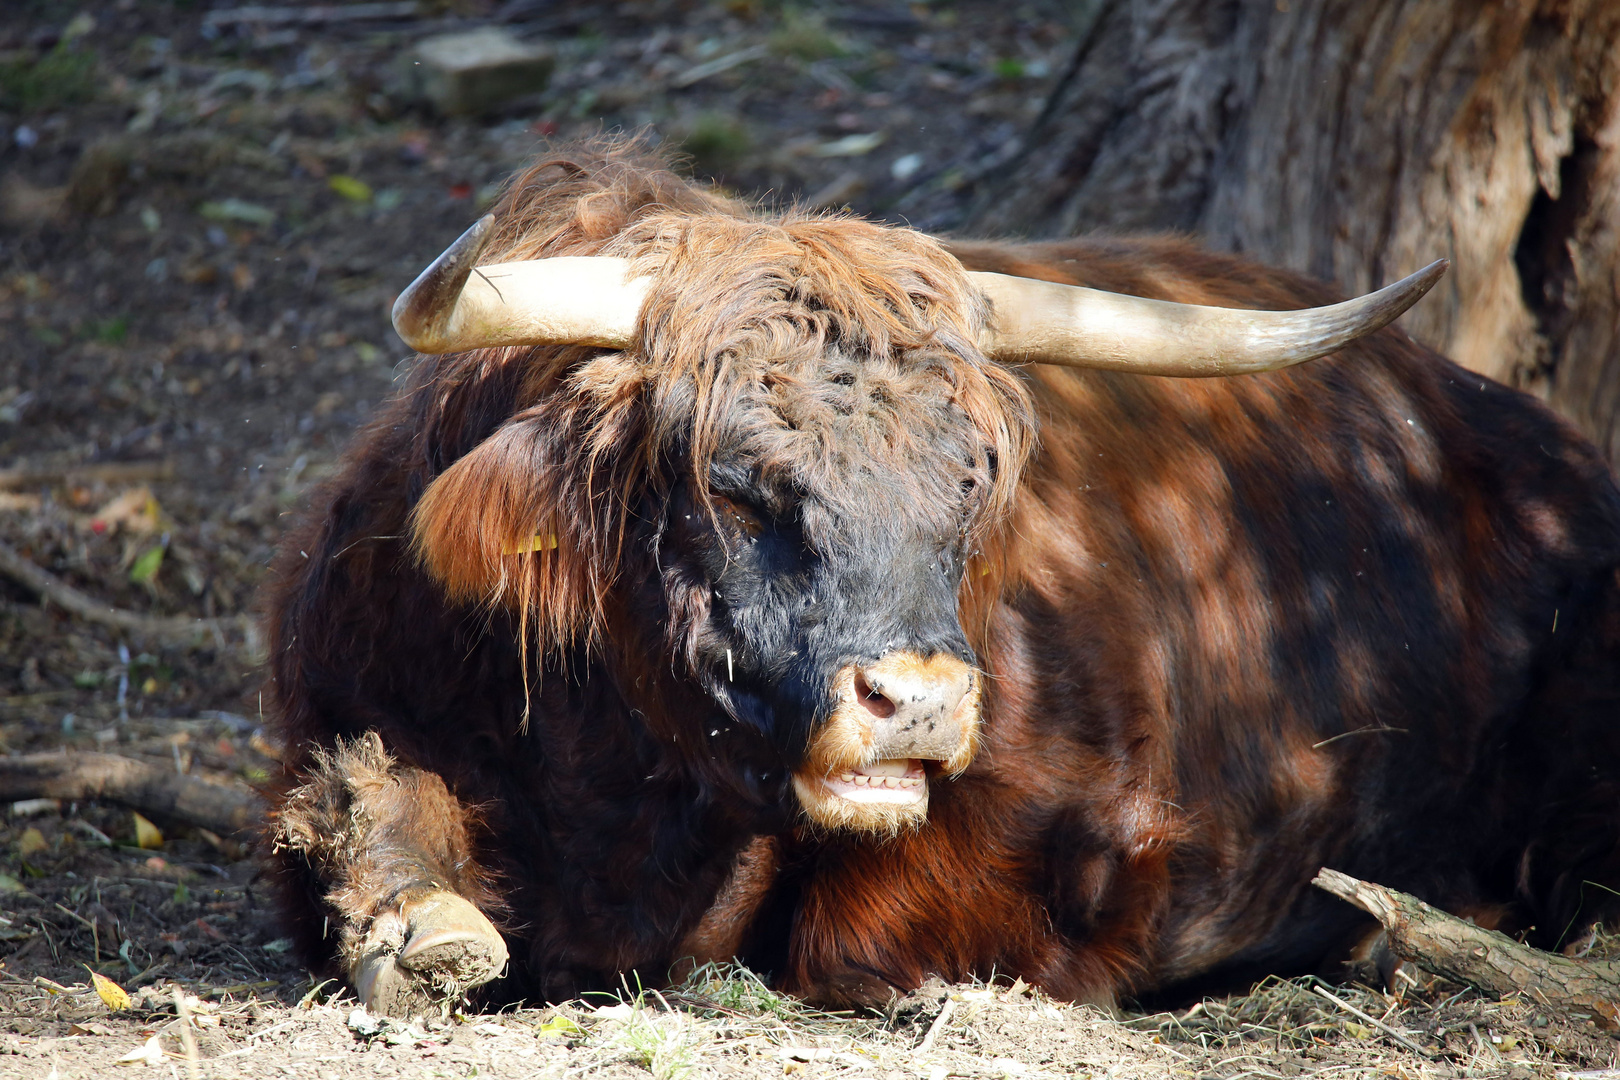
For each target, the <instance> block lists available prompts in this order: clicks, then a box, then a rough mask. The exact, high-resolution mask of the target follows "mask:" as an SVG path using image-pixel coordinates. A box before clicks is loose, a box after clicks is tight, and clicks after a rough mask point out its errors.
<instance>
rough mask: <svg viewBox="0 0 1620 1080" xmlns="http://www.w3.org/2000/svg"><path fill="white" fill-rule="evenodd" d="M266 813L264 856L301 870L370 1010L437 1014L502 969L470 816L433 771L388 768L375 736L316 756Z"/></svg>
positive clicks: (390, 762) (503, 954)
mask: <svg viewBox="0 0 1620 1080" xmlns="http://www.w3.org/2000/svg"><path fill="white" fill-rule="evenodd" d="M303 779H304V783H303V784H302V785H301V786H299V787H297V788H295V789H293V790H292V791H291V792H289V793H288V794H287V796H286V798H285V799H284V800H282V802H281V805H280V808H279V810H278V811H277V814H276V822H275V832H274V836H275V849H276V852H277V853H278V854H280V855H281V857H282V858H284V859H285V858H288V857H291V858H294V859H299V860H301V861H303V862H304V863H306V864H307V866H308V867H309V869H310V870H311V871H313V873H314V875H315V877H316V878H317V879H318V880H319V881H320V883H321V888H322V889H323V890H324V901H325V905H326V907H327V908H328V909H329V910H330V911H331V912H332V913H333V914H334V915H336V917H337V918H336V923H337V925H336V930H337V932H338V941H339V950H340V952H339V956H340V959H341V961H342V963H343V966H344V970H345V971H346V972H347V974H348V976H349V981H350V983H351V984H352V985H353V987H354V989H355V992H356V993H357V994H358V995H359V997H360V1000H361V1002H362V1003H363V1004H365V1006H366V1007H367V1008H368V1009H370V1010H372V1011H373V1012H380V1013H384V1014H386V1015H390V1016H410V1015H416V1014H420V1013H424V1012H430V1011H444V1010H448V1009H449V1008H450V1007H451V1006H453V1005H454V1004H455V1003H456V1002H457V1001H458V1000H460V999H461V997H462V996H463V995H464V994H466V993H467V991H468V990H470V989H472V988H473V987H475V986H478V985H480V984H482V983H485V982H488V981H489V980H490V979H493V978H494V977H495V976H497V975H499V974H500V972H501V970H502V969H503V968H504V967H505V966H506V961H507V950H506V943H505V941H504V940H503V939H502V938H501V935H500V933H499V932H498V931H497V930H496V929H495V927H494V925H493V924H492V923H491V922H490V920H489V918H488V916H486V915H485V914H484V912H486V911H498V910H499V908H500V902H499V900H498V898H497V897H496V896H495V894H494V892H493V891H492V890H491V888H490V884H489V881H488V877H487V874H486V873H484V872H483V871H482V870H481V869H480V868H479V866H478V864H477V863H476V862H475V861H474V859H473V851H472V843H471V836H470V829H469V823H470V822H469V819H470V814H469V812H468V810H467V808H466V807H464V806H463V805H462V804H461V803H460V802H459V801H458V800H457V799H456V798H455V796H453V795H451V794H450V792H449V790H448V789H447V788H446V787H445V784H444V781H443V779H441V778H440V777H439V775H438V774H437V773H432V772H426V771H424V770H422V769H415V768H410V767H407V766H401V765H400V764H398V763H397V762H396V761H395V760H394V759H393V758H392V757H391V756H390V755H389V754H388V752H387V751H386V750H385V749H384V748H383V744H382V739H381V738H380V737H379V736H378V735H377V734H376V733H375V732H367V733H366V734H365V735H363V736H361V737H360V738H359V739H356V740H355V741H353V742H348V743H345V742H341V741H340V742H339V743H338V745H337V746H336V747H335V748H333V749H331V750H328V751H317V752H316V754H315V755H314V762H313V766H312V767H311V768H310V769H309V770H308V771H307V772H306V773H305V775H304V777H303Z"/></svg>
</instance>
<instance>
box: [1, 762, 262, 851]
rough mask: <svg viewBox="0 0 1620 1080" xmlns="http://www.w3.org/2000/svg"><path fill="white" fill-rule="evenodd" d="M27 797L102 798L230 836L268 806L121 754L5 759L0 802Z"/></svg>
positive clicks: (241, 792) (234, 790)
mask: <svg viewBox="0 0 1620 1080" xmlns="http://www.w3.org/2000/svg"><path fill="white" fill-rule="evenodd" d="M24 799H68V800H77V801H84V800H88V799H100V800H103V801H105V802H114V803H118V804H119V805H120V806H127V807H129V808H130V809H132V810H139V811H140V812H141V813H143V814H147V815H149V816H158V817H166V818H169V819H171V820H174V821H178V822H181V823H183V824H186V825H191V826H195V827H197V828H202V829H208V830H210V831H212V832H216V833H220V834H222V835H227V836H228V835H230V834H232V833H240V832H243V831H245V830H247V829H249V828H250V827H251V826H253V825H254V824H256V823H257V822H260V821H262V820H263V819H264V809H265V805H264V800H263V799H262V798H260V797H259V795H258V794H257V793H256V792H253V791H249V790H246V789H244V788H235V787H226V786H225V785H223V784H214V783H210V782H208V781H207V780H199V779H198V778H197V777H195V776H187V775H185V774H184V773H178V772H175V771H174V769H173V768H162V767H159V766H157V765H151V764H148V763H147V762H144V761H137V760H135V759H134V758H127V757H121V756H119V755H117V754H91V753H84V754H79V753H57V754H16V755H13V756H11V757H0V802H17V801H21V800H24Z"/></svg>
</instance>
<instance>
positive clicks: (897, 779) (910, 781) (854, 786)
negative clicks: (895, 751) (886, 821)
mask: <svg viewBox="0 0 1620 1080" xmlns="http://www.w3.org/2000/svg"><path fill="white" fill-rule="evenodd" d="M820 779H821V785H822V787H823V788H824V789H825V790H826V791H827V792H828V793H830V794H832V795H836V796H837V797H839V798H841V799H848V800H849V801H850V802H857V803H892V804H897V805H906V804H910V803H917V802H921V801H923V800H924V799H926V798H927V797H928V777H927V776H926V774H925V773H924V772H923V763H922V761H921V759H919V758H890V759H888V760H887V761H876V762H873V763H872V764H870V765H862V766H859V767H858V768H850V769H845V770H844V771H843V772H840V773H837V774H835V775H832V776H824V777H821V778H820Z"/></svg>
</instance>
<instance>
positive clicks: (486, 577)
mask: <svg viewBox="0 0 1620 1080" xmlns="http://www.w3.org/2000/svg"><path fill="white" fill-rule="evenodd" d="M547 429H548V425H546V424H545V423H543V422H542V421H541V420H540V419H539V418H538V417H530V418H524V419H517V420H513V421H511V422H509V423H508V424H506V425H505V426H504V427H502V428H501V429H500V430H499V431H497V432H496V433H495V434H493V435H491V436H490V437H489V438H488V439H485V440H484V441H483V442H482V443H480V444H479V445H478V446H477V447H475V448H474V449H473V450H472V451H471V452H469V453H468V454H466V455H465V456H464V457H462V458H461V459H460V460H459V461H457V462H456V463H455V464H454V465H452V466H450V468H448V469H446V470H445V471H444V472H443V473H441V474H440V475H439V476H438V477H437V478H436V479H435V480H434V481H433V482H432V483H431V484H429V485H428V488H427V490H426V491H425V492H424V493H423V495H422V500H421V502H419V503H418V504H417V506H416V510H415V512H414V513H413V515H412V520H411V531H412V537H411V540H412V548H413V550H414V551H415V553H416V556H417V559H418V560H419V561H420V562H421V564H422V566H423V567H424V568H425V569H426V570H427V572H428V573H429V574H430V575H431V576H432V577H433V578H434V580H436V581H437V582H438V583H439V584H440V585H441V586H442V587H443V588H444V590H445V592H446V593H447V594H449V596H450V598H451V599H452V600H455V601H459V602H463V603H483V604H487V605H490V606H492V607H504V608H507V609H510V610H512V611H514V612H516V613H517V614H518V617H519V620H520V622H521V623H522V624H524V625H525V626H531V625H532V626H533V627H534V629H535V631H536V632H537V634H538V638H539V640H540V642H541V643H542V644H560V643H562V642H564V641H567V640H569V639H570V638H572V637H574V636H575V635H577V634H579V633H580V632H582V631H585V630H587V629H588V628H589V626H590V625H592V623H593V620H594V617H595V615H596V614H598V613H599V612H600V609H601V603H600V600H601V596H602V586H603V584H604V583H603V582H601V581H599V580H597V577H596V576H594V575H593V574H592V572H591V567H592V566H593V565H600V563H599V561H598V560H593V559H591V558H590V555H589V552H588V550H587V548H588V546H589V545H590V537H589V536H587V535H586V532H587V531H588V525H587V522H588V521H589V510H588V508H586V507H578V508H575V509H579V510H580V511H582V513H571V512H570V509H571V503H572V502H574V500H573V499H572V498H571V497H570V496H571V494H572V493H571V492H570V491H569V490H568V489H567V485H566V479H565V478H566V475H567V473H568V470H566V469H561V468H558V467H557V464H558V463H557V456H558V454H557V452H558V450H559V449H560V448H559V447H557V446H556V445H555V440H554V439H553V438H548V437H547V435H546V431H547Z"/></svg>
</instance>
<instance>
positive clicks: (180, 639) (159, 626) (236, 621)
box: [0, 542, 257, 643]
mask: <svg viewBox="0 0 1620 1080" xmlns="http://www.w3.org/2000/svg"><path fill="white" fill-rule="evenodd" d="M0 574H4V575H5V576H6V577H8V578H10V579H11V580H13V581H15V582H17V584H19V585H21V586H23V587H24V588H26V589H28V590H30V591H31V592H34V593H37V594H39V596H40V597H41V598H42V599H44V600H45V601H47V602H48V603H52V604H55V605H56V606H57V607H59V608H61V609H62V610H63V611H66V612H69V613H70V614H73V615H77V616H78V617H79V618H81V619H84V620H85V621H87V622H93V623H100V624H101V625H102V626H110V627H112V628H113V629H115V630H127V631H129V632H130V633H132V634H134V635H136V636H137V637H149V638H158V639H162V640H167V641H173V642H177V643H191V642H194V641H196V640H197V639H198V637H200V636H201V635H204V634H229V635H232V636H233V637H241V638H243V639H244V640H246V641H249V642H251V641H252V640H253V636H254V634H256V633H257V627H256V626H255V625H254V623H253V620H251V619H249V618H247V617H246V616H240V615H239V616H232V617H226V618H218V619H195V618H186V617H184V616H164V615H143V614H141V613H140V612H138V611H127V610H125V609H123V608H116V607H113V606H111V605H110V604H105V603H102V602H101V601H99V600H97V599H95V598H94V597H92V596H90V595H89V594H88V593H83V592H80V591H79V590H78V589H75V588H74V587H73V586H71V585H69V584H67V583H66V582H64V581H62V580H60V579H59V578H57V577H56V575H54V574H52V573H50V572H49V571H46V570H42V569H40V568H39V567H38V566H36V565H34V563H33V562H32V561H30V560H29V559H25V558H23V556H22V554H21V553H20V552H18V551H17V550H16V549H15V548H13V547H12V546H11V545H9V544H6V543H4V542H0Z"/></svg>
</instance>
